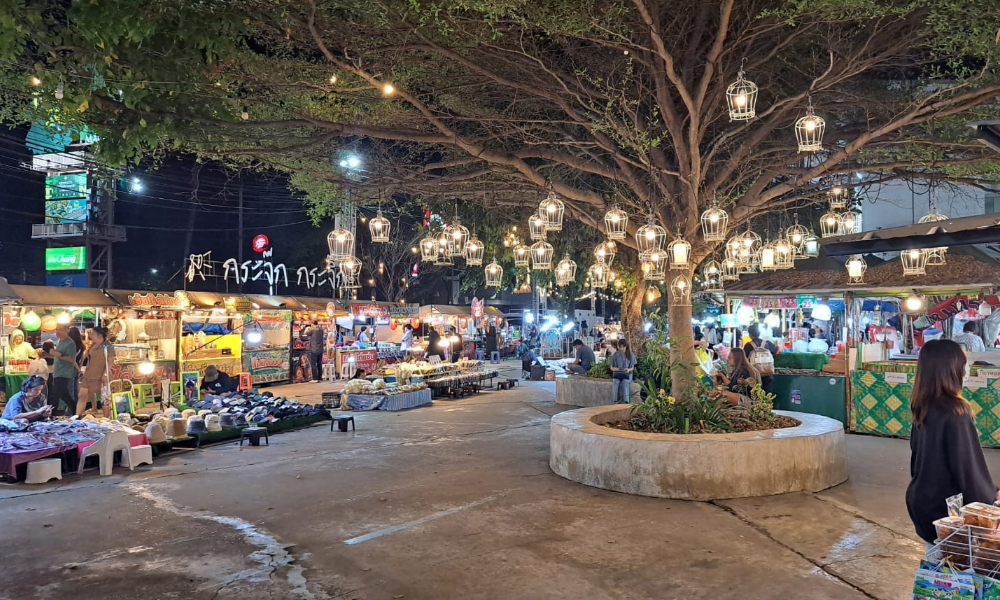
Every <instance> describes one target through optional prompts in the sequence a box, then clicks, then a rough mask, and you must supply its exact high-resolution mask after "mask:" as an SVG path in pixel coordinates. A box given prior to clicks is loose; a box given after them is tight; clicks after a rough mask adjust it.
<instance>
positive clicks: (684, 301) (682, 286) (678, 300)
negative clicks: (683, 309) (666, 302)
mask: <svg viewBox="0 0 1000 600" xmlns="http://www.w3.org/2000/svg"><path fill="white" fill-rule="evenodd" d="M670 302H671V303H672V304H673V305H674V306H688V305H690V304H691V280H690V279H688V277H687V275H678V276H677V277H674V280H673V281H671V282H670Z"/></svg>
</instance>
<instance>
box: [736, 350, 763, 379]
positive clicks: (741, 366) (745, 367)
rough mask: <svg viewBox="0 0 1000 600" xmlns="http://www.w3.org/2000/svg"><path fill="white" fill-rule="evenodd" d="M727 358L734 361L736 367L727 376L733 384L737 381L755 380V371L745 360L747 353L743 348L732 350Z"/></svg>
mask: <svg viewBox="0 0 1000 600" xmlns="http://www.w3.org/2000/svg"><path fill="white" fill-rule="evenodd" d="M729 356H732V357H733V358H734V359H735V360H736V366H734V367H733V372H732V373H730V374H729V378H730V379H731V380H732V381H733V383H736V380H737V379H756V373H757V369H754V368H753V365H751V364H750V361H749V360H747V353H746V352H744V351H743V348H733V349H732V350H730V351H729Z"/></svg>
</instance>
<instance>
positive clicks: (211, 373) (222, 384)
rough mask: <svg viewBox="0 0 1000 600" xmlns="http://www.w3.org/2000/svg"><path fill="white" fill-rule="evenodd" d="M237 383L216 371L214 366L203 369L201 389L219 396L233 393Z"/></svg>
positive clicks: (225, 374) (227, 375)
mask: <svg viewBox="0 0 1000 600" xmlns="http://www.w3.org/2000/svg"><path fill="white" fill-rule="evenodd" d="M238 383H239V382H237V381H236V380H235V379H233V378H232V377H230V376H229V374H228V373H223V372H222V371H220V370H218V369H216V368H215V365H208V367H206V368H205V378H204V379H202V380H201V389H202V390H205V391H207V392H209V393H212V394H218V395H220V396H221V395H222V394H227V393H231V392H235V391H236V387H237V384H238Z"/></svg>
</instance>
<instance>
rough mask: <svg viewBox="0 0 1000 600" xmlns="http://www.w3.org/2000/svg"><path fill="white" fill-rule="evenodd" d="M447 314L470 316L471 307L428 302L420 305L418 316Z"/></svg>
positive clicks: (449, 315) (450, 315) (451, 315)
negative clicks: (425, 304)
mask: <svg viewBox="0 0 1000 600" xmlns="http://www.w3.org/2000/svg"><path fill="white" fill-rule="evenodd" d="M439 315H440V316H448V317H471V316H472V307H471V306H451V305H449V304H428V305H427V306H421V307H420V317H421V318H427V317H434V316H439Z"/></svg>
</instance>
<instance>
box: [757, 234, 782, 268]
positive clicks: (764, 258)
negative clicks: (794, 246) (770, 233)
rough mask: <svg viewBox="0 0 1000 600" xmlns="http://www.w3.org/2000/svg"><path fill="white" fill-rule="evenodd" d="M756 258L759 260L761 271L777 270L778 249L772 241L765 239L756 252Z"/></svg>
mask: <svg viewBox="0 0 1000 600" xmlns="http://www.w3.org/2000/svg"><path fill="white" fill-rule="evenodd" d="M757 257H758V260H759V261H760V270H761V271H777V270H778V251H777V250H776V249H775V247H774V242H772V241H771V240H767V242H766V243H765V244H764V245H763V246H761V247H760V250H759V251H758V252H757Z"/></svg>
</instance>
